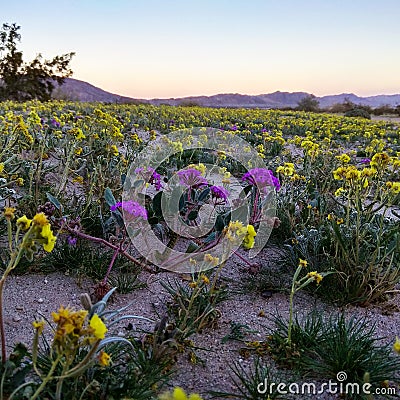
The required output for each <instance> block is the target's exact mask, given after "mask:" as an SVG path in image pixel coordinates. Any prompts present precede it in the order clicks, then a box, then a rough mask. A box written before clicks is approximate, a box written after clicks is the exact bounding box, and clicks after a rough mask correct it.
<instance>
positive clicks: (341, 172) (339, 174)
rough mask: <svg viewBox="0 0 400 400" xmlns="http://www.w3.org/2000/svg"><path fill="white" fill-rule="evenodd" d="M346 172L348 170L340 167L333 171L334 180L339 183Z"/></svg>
mask: <svg viewBox="0 0 400 400" xmlns="http://www.w3.org/2000/svg"><path fill="white" fill-rule="evenodd" d="M345 172H346V168H344V167H339V168H337V169H335V170H334V171H333V179H336V180H337V181H340V180H342V179H343V177H344V173H345Z"/></svg>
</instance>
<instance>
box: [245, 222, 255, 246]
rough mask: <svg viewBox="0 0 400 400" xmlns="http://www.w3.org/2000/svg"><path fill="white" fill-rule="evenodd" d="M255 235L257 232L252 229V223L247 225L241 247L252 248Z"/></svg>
mask: <svg viewBox="0 0 400 400" xmlns="http://www.w3.org/2000/svg"><path fill="white" fill-rule="evenodd" d="M256 236H257V233H256V231H255V229H254V226H253V225H247V232H246V236H245V237H244V239H243V247H244V248H245V249H252V248H253V247H254V238H255V237H256Z"/></svg>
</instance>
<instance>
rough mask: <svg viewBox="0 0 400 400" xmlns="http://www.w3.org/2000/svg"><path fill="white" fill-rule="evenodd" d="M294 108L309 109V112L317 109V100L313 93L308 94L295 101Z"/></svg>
mask: <svg viewBox="0 0 400 400" xmlns="http://www.w3.org/2000/svg"><path fill="white" fill-rule="evenodd" d="M296 109H297V110H299V111H310V112H315V111H318V110H319V101H318V100H317V98H316V97H315V96H314V95H313V94H310V95H309V96H306V97H304V98H303V99H301V100H300V101H299V102H298V103H297V108H296Z"/></svg>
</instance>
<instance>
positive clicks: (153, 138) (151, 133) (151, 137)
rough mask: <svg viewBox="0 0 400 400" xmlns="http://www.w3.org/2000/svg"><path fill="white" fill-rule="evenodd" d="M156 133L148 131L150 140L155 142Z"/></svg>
mask: <svg viewBox="0 0 400 400" xmlns="http://www.w3.org/2000/svg"><path fill="white" fill-rule="evenodd" d="M156 138H157V132H156V131H155V130H151V131H150V140H156Z"/></svg>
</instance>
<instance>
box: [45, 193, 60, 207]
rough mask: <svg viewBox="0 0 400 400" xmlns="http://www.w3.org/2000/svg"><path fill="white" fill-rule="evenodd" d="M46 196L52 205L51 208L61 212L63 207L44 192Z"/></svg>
mask: <svg viewBox="0 0 400 400" xmlns="http://www.w3.org/2000/svg"><path fill="white" fill-rule="evenodd" d="M46 196H47V199H48V200H49V201H50V203H51V204H53V206H54V207H55V208H57V210H59V211H62V209H63V206H62V205H61V203H60V202H59V201H58V200H57V199H56V198H55V197H54V196H53V195H52V194H50V193H49V192H46Z"/></svg>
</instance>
